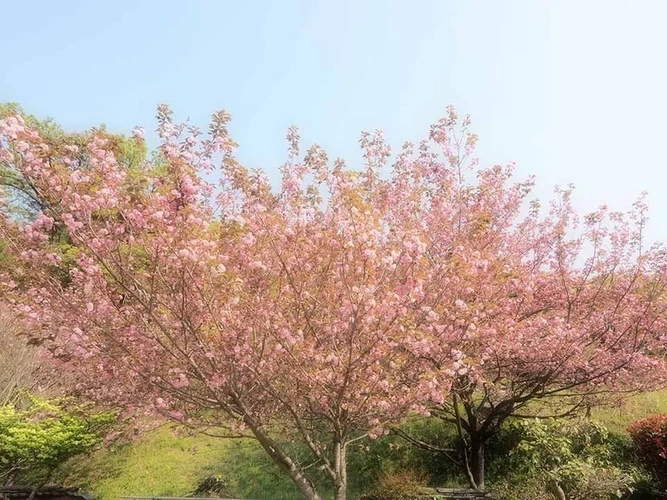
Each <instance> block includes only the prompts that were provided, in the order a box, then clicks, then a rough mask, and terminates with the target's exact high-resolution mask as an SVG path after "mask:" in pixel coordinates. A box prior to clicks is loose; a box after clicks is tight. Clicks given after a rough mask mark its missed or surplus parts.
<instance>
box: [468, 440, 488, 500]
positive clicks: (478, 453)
mask: <svg viewBox="0 0 667 500" xmlns="http://www.w3.org/2000/svg"><path fill="white" fill-rule="evenodd" d="M470 470H471V472H472V477H473V480H474V481H475V486H476V487H477V489H478V490H483V489H484V476H485V470H484V440H483V439H481V438H480V437H479V436H471V439H470Z"/></svg>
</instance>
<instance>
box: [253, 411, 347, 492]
mask: <svg viewBox="0 0 667 500" xmlns="http://www.w3.org/2000/svg"><path fill="white" fill-rule="evenodd" d="M243 420H244V422H245V423H246V425H247V426H248V428H249V429H250V430H251V431H252V433H253V434H254V435H255V437H256V438H257V441H259V444H260V445H261V446H262V448H264V450H265V451H266V453H267V454H268V455H269V457H271V459H272V460H273V461H274V462H275V463H276V464H278V466H279V467H280V468H281V469H282V470H283V471H284V472H285V473H286V474H287V475H288V476H289V478H290V479H291V480H292V482H293V483H294V484H295V485H296V487H297V488H298V490H299V492H300V493H301V495H302V496H303V498H304V500H322V498H321V497H320V495H319V493H318V492H317V489H316V488H315V485H314V484H313V482H312V481H311V479H310V478H309V477H308V476H307V475H306V474H305V473H304V472H303V471H302V470H301V468H299V466H298V465H296V464H295V463H294V461H293V460H292V459H291V458H290V457H289V456H288V455H287V454H286V453H285V452H284V451H283V449H282V448H281V447H280V446H279V445H278V443H276V442H275V441H274V440H273V439H272V438H271V437H270V436H269V435H268V434H267V433H266V432H265V431H264V429H263V428H262V426H261V425H259V424H258V423H257V422H255V420H254V419H253V418H252V417H250V416H248V415H247V414H246V415H245V416H244V418H243ZM337 498H338V497H337ZM341 498H343V499H344V498H345V497H344V496H343V497H341Z"/></svg>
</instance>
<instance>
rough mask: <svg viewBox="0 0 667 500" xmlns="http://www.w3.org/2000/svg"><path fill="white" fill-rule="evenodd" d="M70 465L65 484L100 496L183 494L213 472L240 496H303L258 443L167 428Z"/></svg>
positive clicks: (279, 499)
mask: <svg viewBox="0 0 667 500" xmlns="http://www.w3.org/2000/svg"><path fill="white" fill-rule="evenodd" d="M71 468H72V469H75V470H76V472H75V473H72V474H70V475H69V477H68V479H67V482H68V483H69V484H73V485H77V486H80V487H83V488H84V489H86V490H88V491H91V492H93V493H94V494H95V495H96V496H97V498H98V499H99V500H111V499H117V498H118V497H120V496H123V495H140V496H185V495H188V494H191V493H192V492H193V491H194V490H195V489H196V488H197V485H198V484H199V482H200V481H201V480H202V479H203V478H205V477H206V476H209V475H212V474H216V475H221V476H222V477H224V478H225V479H227V480H228V482H229V484H230V485H231V488H232V492H233V493H234V495H238V496H239V497H241V498H253V499H258V500H270V499H271V500H273V499H275V500H292V499H298V498H299V496H298V495H297V494H296V493H295V491H294V488H293V486H292V484H291V482H290V481H289V480H287V479H285V478H284V477H283V475H282V474H281V472H280V470H279V469H278V468H277V467H276V466H275V465H274V464H273V463H272V462H270V461H269V460H268V459H267V458H265V456H264V453H263V451H262V450H261V449H260V448H259V446H258V445H257V444H256V443H255V442H254V441H250V440H239V439H218V438H212V437H208V436H202V435H198V436H190V435H183V434H182V433H175V432H174V430H173V429H172V428H170V427H167V426H163V427H161V428H159V429H157V430H155V431H152V432H150V433H148V434H146V435H145V436H143V437H142V438H141V439H140V440H138V441H136V442H133V443H128V444H124V445H122V446H117V447H113V448H111V449H105V450H101V451H99V452H98V453H96V454H95V455H94V456H93V457H89V458H87V459H85V460H83V461H80V462H78V463H76V464H72V467H71Z"/></svg>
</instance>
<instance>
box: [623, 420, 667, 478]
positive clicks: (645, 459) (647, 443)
mask: <svg viewBox="0 0 667 500" xmlns="http://www.w3.org/2000/svg"><path fill="white" fill-rule="evenodd" d="M628 431H629V432H630V436H632V441H633V443H634V449H635V453H636V455H637V457H638V458H639V460H640V461H641V463H642V464H643V465H644V466H645V467H646V469H647V470H648V471H649V472H650V473H651V475H652V476H653V477H654V478H655V480H656V481H657V482H658V483H660V485H661V486H662V487H663V488H666V489H667V415H656V416H654V417H649V418H645V419H643V420H638V421H637V422H635V423H634V424H632V425H631V426H630V428H629V429H628Z"/></svg>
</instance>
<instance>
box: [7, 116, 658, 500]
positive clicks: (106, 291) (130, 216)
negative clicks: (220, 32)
mask: <svg viewBox="0 0 667 500" xmlns="http://www.w3.org/2000/svg"><path fill="white" fill-rule="evenodd" d="M158 121H159V129H158V132H159V135H160V137H161V140H162V143H161V146H160V148H159V150H158V152H157V154H156V155H154V157H153V158H152V159H151V160H150V161H146V162H144V163H143V164H142V165H140V166H134V167H133V168H127V167H125V166H123V165H120V164H119V162H118V161H117V158H116V156H115V155H114V153H113V150H111V149H110V148H109V145H108V143H107V142H105V139H104V138H103V137H102V136H99V135H98V136H95V137H94V138H93V139H92V140H91V141H90V142H89V143H88V144H87V146H86V147H87V148H88V157H89V161H87V162H86V164H85V165H81V164H79V163H76V162H74V161H73V159H72V157H70V155H69V153H71V156H74V155H76V154H77V153H78V149H77V148H78V146H75V145H71V146H68V147H64V148H59V149H58V150H53V149H51V148H49V146H48V145H47V144H45V143H44V142H43V141H42V140H41V138H40V135H39V133H38V132H37V131H36V130H34V129H33V128H31V127H29V126H27V125H26V124H25V122H23V121H22V119H21V117H20V116H12V117H9V118H7V119H5V120H2V121H0V144H1V145H2V147H1V148H0V155H1V156H0V162H4V163H6V164H8V165H11V167H12V168H13V169H15V170H16V171H17V172H18V173H19V174H20V175H21V176H22V177H23V178H24V179H25V180H26V181H27V182H29V183H30V185H31V186H32V187H33V188H34V190H35V192H36V193H38V194H39V195H40V196H41V197H42V198H43V200H44V203H43V206H44V209H43V210H42V211H41V212H40V213H39V214H38V215H37V216H36V217H35V218H34V220H30V221H28V222H25V221H20V220H16V218H12V217H11V215H10V214H8V213H7V211H6V210H5V214H4V216H3V217H2V219H1V222H0V224H1V226H0V228H1V231H2V233H1V234H2V237H3V239H4V240H5V242H6V245H7V248H8V252H9V253H10V254H11V256H12V259H13V261H12V262H13V265H12V266H11V268H9V269H6V270H5V273H4V277H3V279H2V286H3V288H4V289H5V292H6V293H7V294H8V295H9V296H11V297H12V299H11V300H13V301H14V302H15V303H16V304H17V306H20V307H21V310H22V311H23V312H24V313H25V316H26V317H27V318H29V319H30V320H31V322H32V326H33V328H34V329H35V332H38V333H39V334H40V335H41V336H42V340H43V341H44V342H45V345H46V346H48V348H49V349H50V351H51V352H52V353H53V355H54V358H55V359H58V360H59V361H60V362H63V363H68V364H69V365H70V366H74V367H76V370H77V373H79V374H81V376H80V378H79V380H80V386H81V388H82V389H84V390H86V391H87V392H88V393H89V394H92V395H94V396H95V397H96V398H98V399H105V400H108V399H111V400H115V401H122V402H123V403H125V404H131V405H134V406H137V407H139V406H149V407H151V408H152V409H153V410H155V411H157V412H160V413H162V414H165V415H168V416H170V417H171V418H174V419H176V420H179V421H184V422H187V423H190V424H200V425H204V426H206V428H207V429H209V432H214V430H213V429H220V428H224V429H226V430H227V431H232V432H245V431H249V432H250V433H251V434H252V435H254V436H255V437H256V438H257V439H258V440H259V442H260V443H261V444H262V446H263V447H264V449H265V450H266V451H267V453H268V454H269V455H270V456H271V457H272V458H273V459H274V460H275V461H276V463H278V464H279V465H280V466H281V467H282V468H283V469H284V470H285V471H286V472H287V473H288V474H289V475H290V477H291V478H292V479H293V480H294V482H295V484H296V485H297V487H298V488H299V489H300V491H301V493H302V494H303V495H304V496H305V497H306V498H319V497H318V493H317V491H316V488H315V486H314V484H313V482H312V481H311V479H310V478H309V477H308V476H307V474H306V473H305V468H306V467H307V465H308V464H305V463H303V464H302V463H297V461H296V460H295V459H294V458H293V457H292V456H290V455H289V454H288V453H287V452H286V451H285V450H284V449H283V448H282V447H281V446H280V444H279V443H278V441H276V439H275V438H276V435H278V434H280V433H278V432H277V430H278V429H280V431H281V433H283V434H286V435H287V436H289V438H290V439H297V440H299V441H300V442H302V443H303V444H304V446H306V447H307V449H309V450H310V452H311V454H312V460H313V461H314V462H316V463H318V464H319V465H320V466H321V467H322V468H323V469H324V470H325V471H326V472H327V473H328V475H329V477H330V479H331V483H332V486H333V489H334V491H335V494H336V498H337V499H338V500H340V499H343V498H345V488H346V470H345V463H346V458H345V457H346V456H345V451H346V446H347V444H349V443H350V442H351V441H353V440H355V439H358V438H360V437H363V436H365V435H371V436H373V435H377V434H379V433H381V432H384V431H386V429H387V428H388V427H389V426H390V425H391V424H394V423H398V422H400V421H401V419H402V418H404V417H405V416H406V415H407V414H408V412H409V411H410V410H418V411H422V412H424V411H427V409H431V411H434V412H436V413H437V414H439V415H445V416H446V415H447V414H448V412H451V414H452V416H453V417H455V421H456V422H457V424H458V425H459V426H460V428H462V430H463V431H465V432H467V433H469V434H470V435H471V436H473V435H477V434H476V433H478V431H480V432H482V431H483V433H486V432H487V431H489V432H491V431H492V430H493V429H494V428H495V426H497V425H499V423H500V422H501V421H502V419H503V418H505V417H506V416H507V415H509V414H511V413H513V412H515V411H516V410H518V409H520V408H522V407H524V406H525V405H527V404H528V403H529V402H530V401H532V400H533V399H535V398H540V397H545V396H548V395H552V394H560V395H566V396H568V397H571V398H577V397H581V398H584V397H589V396H591V395H594V394H599V393H600V392H603V391H618V390H626V389H636V388H640V387H645V386H646V385H647V384H650V383H653V382H656V381H659V380H664V373H665V369H664V363H663V359H662V357H661V355H662V351H661V350H660V349H662V348H663V347H664V337H661V334H662V332H663V331H664V321H665V315H664V308H665V295H664V287H665V284H666V283H667V279H666V278H665V276H666V275H665V254H664V252H663V251H662V250H661V249H660V248H659V247H655V248H651V249H648V250H647V249H644V248H642V235H641V229H642V228H643V226H644V224H645V217H644V207H643V205H642V204H640V205H638V206H637V210H636V211H635V212H634V213H635V214H636V215H637V217H638V218H637V219H636V220H635V221H632V220H630V221H628V220H627V218H626V217H624V216H622V215H621V214H606V212H605V211H604V210H600V211H599V212H596V213H594V214H591V215H589V216H587V217H586V218H585V219H584V221H583V225H582V226H581V230H580V231H579V232H577V231H578V225H577V218H576V216H575V214H574V212H573V210H572V207H571V205H570V203H569V197H570V192H569V191H565V192H560V193H558V196H557V200H556V202H555V203H554V204H553V206H552V208H551V210H550V211H549V213H548V214H547V215H546V216H541V215H540V213H539V210H538V205H537V204H531V205H530V206H528V207H527V205H526V203H525V202H526V200H527V197H528V195H529V193H530V190H531V187H532V181H528V182H519V183H512V182H511V181H512V175H513V170H512V168H511V167H498V166H494V167H491V168H488V169H481V168H479V167H477V165H476V162H475V161H474V160H470V161H468V160H469V159H470V158H471V156H472V154H473V150H474V147H475V143H476V140H477V138H476V136H475V135H474V134H471V133H470V132H469V131H468V128H469V125H470V121H469V119H467V118H466V119H464V120H459V118H458V116H457V115H456V113H455V111H454V110H453V109H449V110H448V114H447V116H446V117H445V118H443V119H442V120H441V121H440V122H438V123H437V124H436V125H434V126H433V127H432V130H431V135H430V139H429V141H424V142H422V143H420V144H419V145H418V147H417V148H415V147H414V146H413V145H412V144H409V143H408V144H406V145H405V146H404V147H403V149H402V150H401V152H400V153H399V154H398V155H397V157H396V159H395V161H394V164H393V166H392V169H391V173H390V174H389V175H385V174H384V167H385V166H386V164H387V162H388V160H389V158H390V151H389V148H388V147H387V145H386V144H385V142H384V141H383V139H382V136H381V134H379V133H376V134H364V135H363V136H362V140H361V146H362V150H363V152H364V159H365V162H364V166H363V168H362V169H359V170H353V169H349V168H347V167H346V166H345V164H344V163H343V162H342V161H340V160H337V161H335V162H333V165H331V164H330V162H329V161H328V159H327V157H326V154H325V153H324V151H322V150H321V149H320V148H318V147H316V146H314V147H312V148H310V149H309V150H308V151H307V152H306V153H305V155H303V156H301V155H300V152H299V138H298V133H297V131H296V130H295V129H291V130H290V132H289V134H288V142H289V158H288V161H287V162H286V164H285V165H284V166H283V167H282V169H281V173H282V181H281V184H280V188H279V189H278V191H277V192H276V191H274V190H272V188H271V186H270V183H269V182H268V180H267V179H266V176H265V175H264V174H263V173H262V172H259V171H251V170H248V169H246V168H244V167H243V166H241V165H240V164H239V163H238V161H237V160H236V159H235V156H234V150H235V147H236V145H235V144H234V142H233V141H232V140H231V139H230V137H229V136H228V133H227V123H228V121H229V116H228V115H226V114H224V113H218V114H216V115H214V117H213V121H212V124H211V127H210V130H209V134H208V135H207V136H206V137H205V138H202V134H201V133H200V131H199V130H197V129H196V128H194V127H189V126H186V125H177V124H174V123H173V121H172V118H171V112H170V111H169V110H168V108H166V107H164V106H163V107H161V108H160V109H159V113H158ZM134 140H135V141H137V142H138V143H140V142H142V141H143V138H142V131H141V130H136V131H135V138H134ZM466 163H467V164H468V166H467V167H466ZM472 174H476V176H473V175H472ZM213 177H215V178H216V179H217V182H216V183H215V184H212V183H210V182H208V181H207V180H206V179H209V178H213ZM525 208H528V211H527V212H526V210H525ZM608 222H610V223H611V225H610V224H608ZM633 224H634V225H633ZM636 229H638V230H639V232H637V233H635V232H634V231H635V230H636ZM56 236H57V238H56ZM56 240H57V241H56ZM585 252H589V253H590V257H589V258H587V259H586V258H584V257H583V255H584V254H585ZM450 394H454V395H455V397H456V398H460V399H461V401H462V403H463V407H464V409H465V412H466V413H465V417H464V418H461V416H460V415H459V412H458V410H459V404H458V403H457V400H456V399H450ZM480 401H481V402H480ZM221 415H222V416H221ZM485 422H486V423H485ZM484 426H486V427H484ZM485 436H486V434H483V436H482V437H481V438H480V439H482V444H483V439H486V437H485ZM478 437H479V436H478ZM478 451H479V450H478ZM482 452H483V447H482ZM473 458H474V457H473ZM477 460H478V461H479V457H477ZM473 468H474V467H473ZM473 475H474V474H473ZM477 476H478V477H477V478H476V482H477V483H480V482H483V481H480V480H483V461H482V477H479V471H478V472H477Z"/></svg>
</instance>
